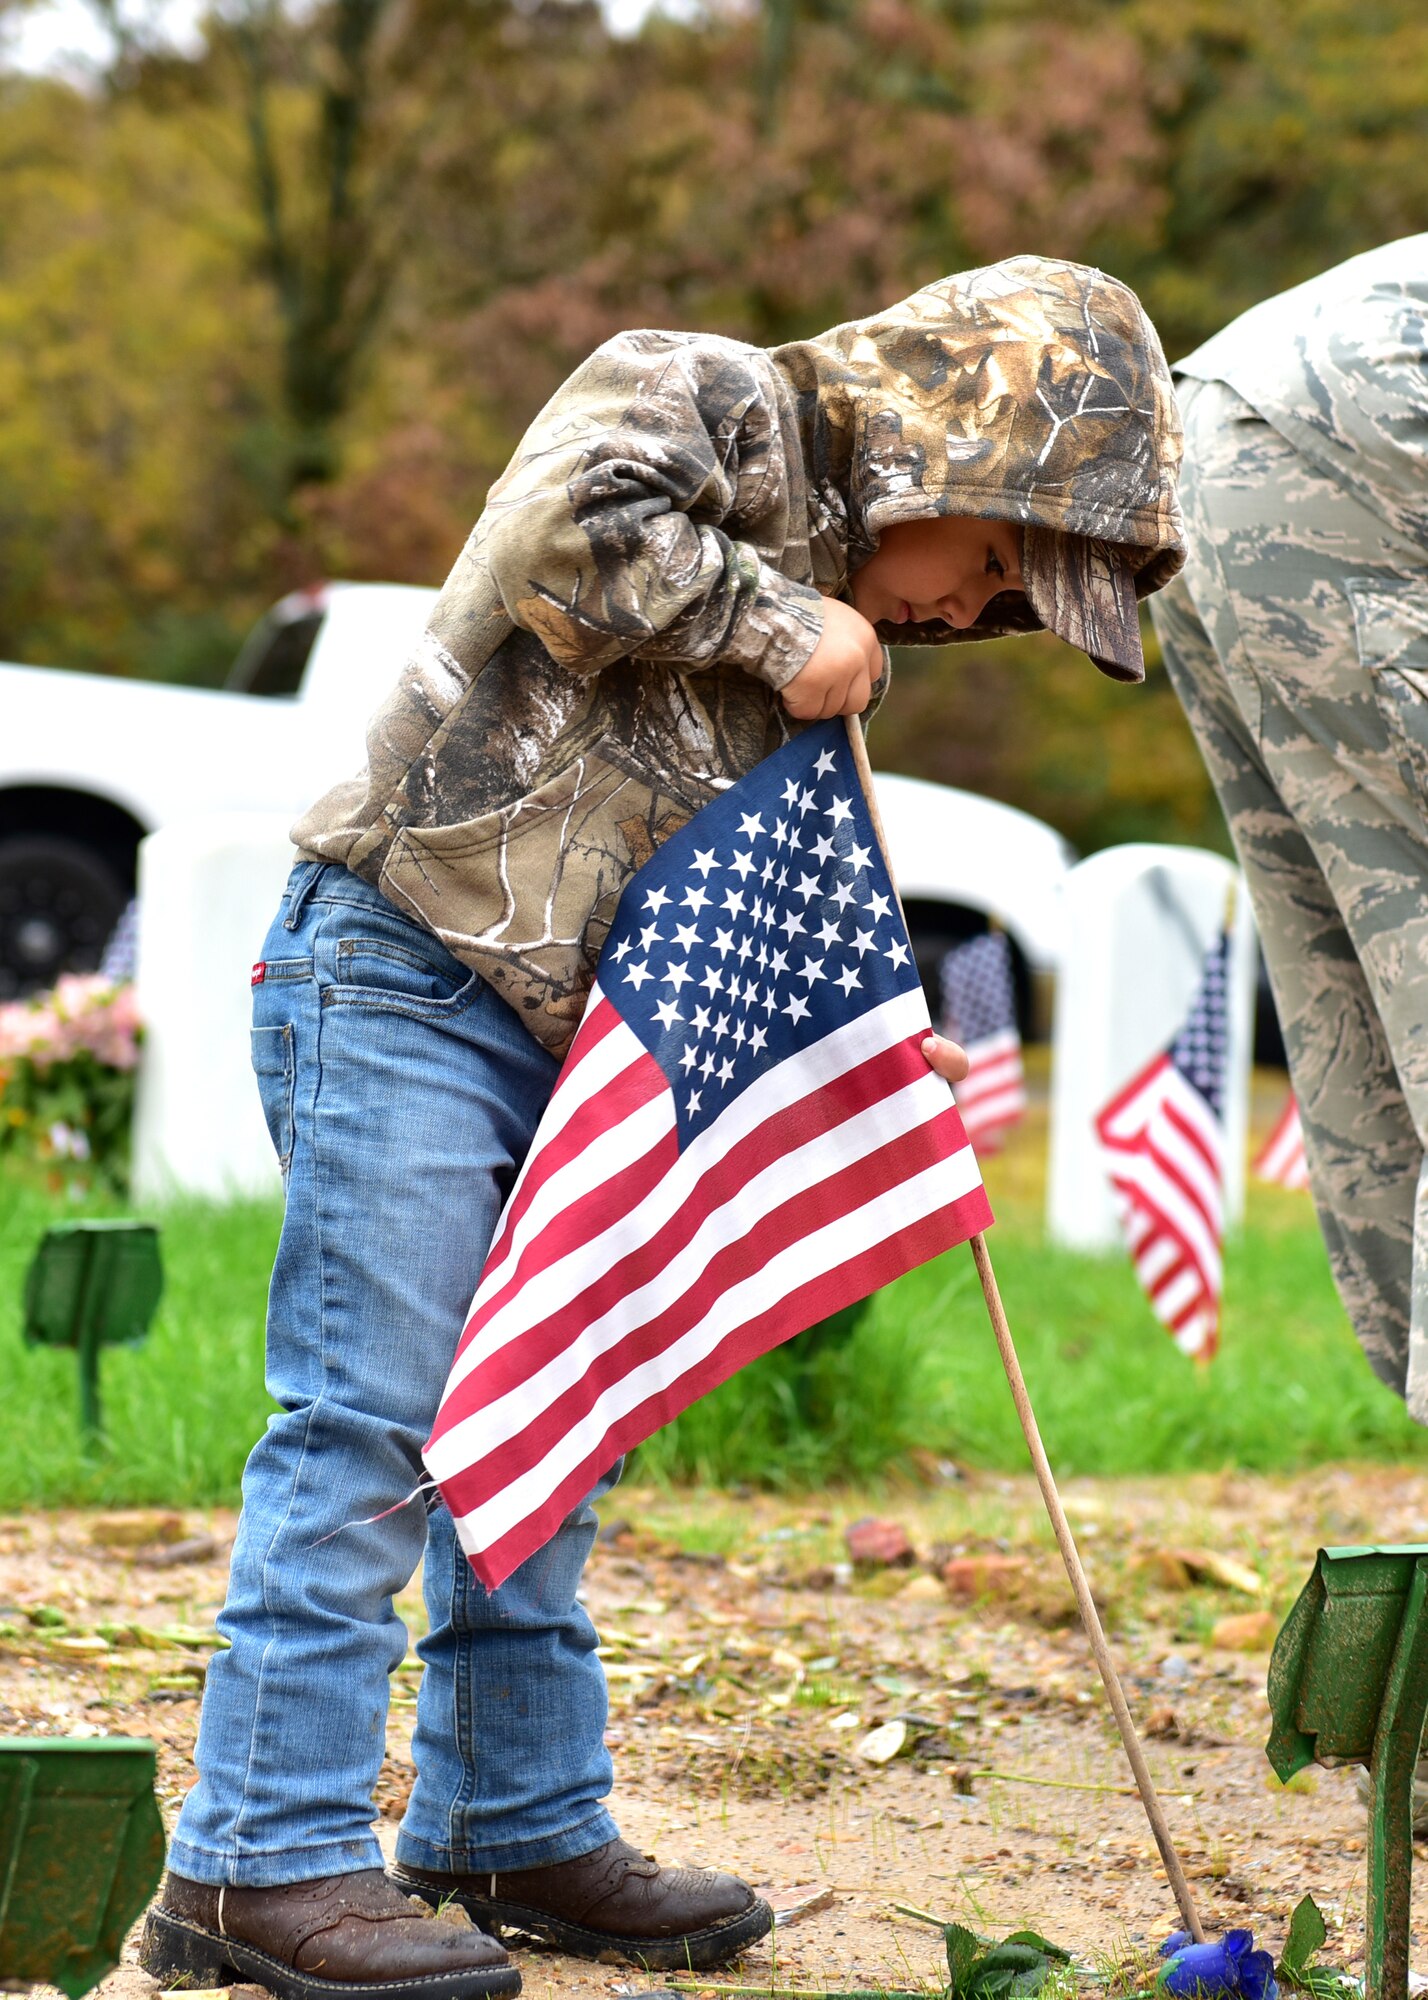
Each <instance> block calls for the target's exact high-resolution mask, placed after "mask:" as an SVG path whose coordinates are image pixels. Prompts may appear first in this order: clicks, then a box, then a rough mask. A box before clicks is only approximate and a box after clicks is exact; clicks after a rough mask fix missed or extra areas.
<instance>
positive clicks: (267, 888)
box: [134, 813, 293, 1200]
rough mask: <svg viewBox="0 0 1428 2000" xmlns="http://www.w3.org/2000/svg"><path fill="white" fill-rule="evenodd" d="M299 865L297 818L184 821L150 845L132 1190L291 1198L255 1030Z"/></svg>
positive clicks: (144, 868) (144, 881) (142, 873)
mask: <svg viewBox="0 0 1428 2000" xmlns="http://www.w3.org/2000/svg"><path fill="white" fill-rule="evenodd" d="M292 859H293V849H292V842H291V841H290V840H289V839H288V819H287V816H286V814H275V813H212V814H206V815H204V816H202V817H197V818H193V819H186V820H175V821H172V822H171V823H170V824H169V825H168V826H165V827H163V828H161V829H160V831H159V832H158V833H151V834H150V835H149V837H148V839H147V840H145V841H143V842H142V843H141V845H140V848H139V939H138V973H137V982H138V1001H139V1012H140V1015H141V1017H142V1019H143V1022H144V1045H143V1054H142V1057H141V1059H140V1065H139V1084H138V1101H137V1104H136V1107H135V1119H134V1186H135V1190H136V1192H137V1193H138V1194H140V1195H141V1196H143V1197H145V1198H149V1199H152V1198H154V1197H163V1196H166V1195H172V1194H199V1195H209V1196H215V1197H217V1198H218V1199H220V1200H221V1199H224V1198H226V1197H228V1196H231V1195H235V1194H267V1195H272V1194H277V1193H279V1191H280V1189H281V1185H282V1183H281V1180H280V1178H279V1175H278V1165H277V1160H276V1158H275V1156H274V1153H273V1147H272V1141H271V1140H270V1139H269V1137H268V1129H267V1126H266V1125H265V1123H264V1121H263V1113H262V1109H261V1107H260V1105H259V1101H258V1086H257V1083H256V1081H255V1080H254V1076H253V1068H252V1062H251V1059H250V1055H249V1046H250V1045H249V1030H250V1026H251V1006H252V984H251V973H252V967H253V963H254V961H255V960H256V959H257V958H258V957H259V956H260V955H261V953H262V949H263V939H264V938H265V936H266V935H267V931H268V927H269V925H270V924H271V923H272V921H273V917H274V915H275V914H276V912H277V908H278V899H279V897H280V896H281V895H282V892H283V884H284V883H285V882H286V881H287V877H288V871H289V869H290V868H291V866H292Z"/></svg>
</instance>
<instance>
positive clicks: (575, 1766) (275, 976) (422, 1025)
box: [169, 863, 617, 1888]
mask: <svg viewBox="0 0 1428 2000" xmlns="http://www.w3.org/2000/svg"><path fill="white" fill-rule="evenodd" d="M262 968H263V970H262V977H261V978H260V979H259V980H258V983H257V984H256V985H255V986H254V989H253V1003H254V1004H253V1020H254V1027H253V1060H254V1067H255V1068H256V1070H257V1072H258V1082H259V1087H260V1090H261V1094H262V1099H263V1108H264V1111H265V1113H266V1115H267V1120H268V1128H269V1131H270V1132H271V1134H272V1137H273V1144H274V1146H275V1147H276V1149H277V1153H278V1158H279V1160H280V1162H281V1164H282V1167H283V1177H284V1181H285V1184H286V1191H287V1199H286V1206H285V1210H284V1215H283V1229H282V1236H281V1238H280V1240H279V1243H278V1255H277V1262H276V1264H275V1266H274V1269H273V1282H272V1288H271V1291H270V1293H269V1300H268V1387H269V1389H270V1391H271V1393H272V1396H273V1398H274V1400H275V1402H276V1403H277V1404H278V1406H279V1408H278V1413H277V1415H276V1416H274V1417H272V1418H271V1419H270V1420H269V1423H268V1428H267V1430H266V1431H265V1433H264V1435H263V1436H262V1438H261V1439H260V1440H259V1442H258V1443H257V1444H256V1445H255V1446H254V1449H253V1454H252V1457H251V1458H250V1459H249V1460H248V1466H247V1470H246V1471H245V1472H244V1474H243V1514H242V1518H241V1520H240V1522H239V1525H238V1536H237V1540H236V1542H235V1544H234V1549H233V1563H232V1570H231V1573H230V1576H229V1583H228V1600H227V1603H226V1604H225V1606H224V1608H223V1613H222V1616H221V1617H220V1619H219V1623H218V1629H219V1631H220V1632H221V1633H222V1635H223V1636H224V1638H226V1639H227V1640H228V1642H229V1646H228V1650H227V1651H226V1652H222V1653H219V1654H218V1656H217V1657H216V1658H215V1660H214V1662H213V1665H212V1667H211V1668H210V1670H209V1677H208V1685H207V1688H206V1690H205V1693H204V1700H203V1717H202V1723H201V1726H200V1729H199V1738H198V1749H197V1752H196V1762H197V1765H198V1774H199V1775H198V1782H197V1784H196V1785H195V1786H194V1788H193V1790H192V1791H191V1792H190V1793H189V1795H188V1797H187V1799H186V1800H185V1802H184V1807H183V1812H182V1814H181V1815H180V1818H179V1824H178V1828H177V1830H176V1832H175V1834H174V1838H173V1841H172V1844H171V1845H170V1848H169V1862H170V1866H171V1867H172V1868H174V1869H175V1870H176V1871H177V1872H178V1873H179V1874H180V1875H185V1876H188V1877H190V1878H191V1879H193V1880H195V1881H199V1882H208V1883H215V1884H216V1883H227V1884H229V1885H231V1886H233V1887H252V1888H262V1887H269V1886H275V1885H277V1884H280V1883H285V1882H300V1881H303V1880H306V1879H308V1878H310V1877H312V1876H318V1875H336V1874H344V1873H348V1872H350V1871H352V1870H354V1869H361V1868H375V1867H378V1866H380V1864H381V1851H380V1849H379V1848H378V1845H377V1842H376V1839H375V1838H374V1836H373V1833H372V1830H371V1821H372V1811H373V1809H372V1790H373V1786H374V1784H375V1783H376V1779H377V1775H378V1772H379V1771H380V1769H381V1763H382V1753H383V1750H384V1748H385V1744H386V1720H387V1692H388V1683H389V1677H390V1675H391V1674H392V1673H393V1672H394V1671H395V1669H396V1668H397V1666H398V1665H399V1664H400V1662H401V1660H402V1657H403V1655H404V1654H405V1652H406V1649H407V1633H406V1627H405V1625H404V1624H403V1623H402V1620H401V1619H400V1618H399V1617H398V1616H397V1614H396V1612H395V1610H394V1609H393V1604H392V1599H393V1597H394V1596H395V1594H396V1593H397V1592H398V1591H400V1590H402V1589H403V1588H404V1587H405V1585H406V1584H407V1582H408V1580H409V1579H410V1577H411V1575H412V1573H413V1571H414V1570H415V1569H416V1567H417V1564H418V1562H421V1563H422V1565H423V1567H422V1583H423V1594H424V1596H425V1599H426V1611H427V1620H428V1631H427V1633H426V1636H425V1637H424V1638H423V1639H422V1641H421V1643H420V1645H419V1646H418V1649H417V1650H418V1652H419V1653H420V1655H421V1659H422V1662H423V1668H424V1671H423V1673H422V1678H421V1687H420V1695H419V1697H418V1702H417V1713H416V1729H415V1734H414V1736H413V1742H412V1756H413V1761H414V1763H415V1766H416V1783H415V1786H414V1788H413V1790H412V1795H411V1799H410V1802H409V1804H408V1806H407V1811H406V1816H405V1818H404V1820H403V1822H402V1827H401V1832H400V1834H399V1836H398V1841H397V1854H398V1858H399V1859H400V1860H402V1861H405V1862H409V1863H411V1864H412V1865H414V1866H416V1867H419V1868H429V1869H438V1870H445V1871H448V1872H456V1873H480V1872H485V1871H486V1870H496V1871H500V1870H505V1869H509V1868H531V1867H538V1866H543V1865H546V1864H548V1863H553V1862H559V1861H565V1860H569V1859H570V1858H571V1857H572V1856H573V1855H577V1854H583V1853H585V1852H586V1851H587V1850H588V1849H590V1848H592V1847H598V1846H600V1845H601V1844H602V1843H603V1842H604V1841H607V1840H610V1839H612V1838H613V1837H614V1835H615V1833H616V1830H617V1829H616V1827H615V1822H614V1821H613V1820H612V1819H611V1817H610V1814H609V1812H608V1811H607V1809H606V1807H605V1803H604V1800H605V1795H606V1793H607V1792H608V1791H609V1789H610V1782H611V1769H610V1757H609V1753H608V1751H607V1750H606V1748H605V1740H604V1738H605V1715H606V1693H605V1675H604V1670H603V1668H602V1667H601V1665H600V1661H599V1659H598V1657H597V1655H596V1650H595V1648H596V1636H595V1628H594V1626H593V1625H592V1624H591V1622H590V1619H589V1616H588V1615H587V1613H586V1611H585V1608H584V1606H583V1605H582V1604H581V1603H580V1601H579V1597H578V1594H577V1593H578V1590H579V1586H580V1576H581V1570H582V1568H583V1566H584V1563H585V1558H586V1556H587V1555H588V1554H589V1552H590V1546H591V1543H592V1542H593V1541H594V1538H595V1530H596V1525H597V1524H596V1517H595V1513H594V1510H593V1507H592V1506H591V1505H590V1503H589V1501H587V1502H586V1503H584V1504H582V1505H581V1506H579V1507H577V1508H576V1509H575V1511H574V1512H573V1513H572V1514H570V1515H569V1516H568V1518H567V1519H566V1520H565V1521H564V1522H563V1523H562V1524H561V1526H560V1527H559V1528H558V1529H557V1531H556V1533H555V1534H554V1536H553V1537H552V1538H551V1540H550V1541H549V1542H547V1543H546V1545H545V1547H544V1548H542V1549H539V1550H537V1552H536V1554H535V1555H533V1556H531V1557H530V1558H529V1559H528V1560H527V1561H526V1562H524V1563H523V1564H522V1565H521V1567H520V1568H519V1569H518V1570H517V1571H516V1572H515V1574H514V1575H513V1576H511V1577H510V1578H508V1580H507V1581H506V1582H505V1583H503V1584H502V1585H501V1588H500V1589H499V1590H494V1591H488V1590H486V1589H485V1588H484V1587H483V1586H482V1585H481V1584H480V1583H479V1582H478V1581H477V1579H476V1577H475V1576H474V1574H473V1573H472V1570H471V1566H470V1564H469V1563H468V1562H467V1560H466V1558H465V1556H464V1555H463V1554H462V1552H461V1548H460V1545H459V1544H458V1542H457V1539H456V1533H455V1529H454V1526H453V1524H452V1519H451V1516H450V1514H449V1513H447V1511H446V1509H445V1508H444V1507H437V1508H435V1509H434V1510H433V1511H432V1512H431V1513H430V1514H428V1512H427V1511H426V1509H425V1508H424V1507H423V1506H422V1505H421V1504H420V1503H419V1502H417V1503H415V1504H410V1505H407V1506H401V1505H399V1504H397V1503H399V1502H400V1501H401V1500H402V1499H403V1496H404V1495H406V1494H408V1493H409V1492H410V1491H411V1490H412V1489H413V1487H415V1486H416V1484H417V1482H418V1480H419V1479H420V1478H421V1476H422V1463H421V1448H422V1444H423V1442H424V1440H425V1438H426V1436H427V1433H428V1432H429V1430H430V1428H431V1422H432V1418H433V1416H434V1415H435V1413H436V1407H437V1402H438V1400H439V1398H440V1395H441V1391H442V1387H443V1384H444V1383H445V1380H446V1374H447V1369H448V1368H449V1366H450V1363H451V1357H452V1354H453V1353H454V1351H455V1347H456V1339H457V1335H458V1334H459V1332H460V1330H461V1325H462V1321H463V1319H464V1317H465V1314H466V1310H467V1308H468V1306H469V1304H470V1301H471V1295H472V1293H473V1292H474V1290H475V1288H476V1281H477V1278H478V1276H479V1275H480V1271H481V1266H482V1264H483V1262H484V1261H485V1256H486V1250H487V1247H488V1245H489V1243H490V1241H491V1236H492V1233H493V1231H494V1230H495V1227H496V1221H497V1217H498V1215H499V1213H500V1208H501V1203H502V1200H503V1199H504V1196H505V1194H506V1193H507V1191H508V1190H509V1188H510V1186H511V1183H512V1180H513V1179H514V1176H515V1173H516V1170H517V1168H518V1167H519V1165H520V1163H521V1160H522V1159H523V1157H524V1155H525V1153H526V1150H527V1148H528V1147H529V1145H530V1143H531V1138H532V1136H533V1134H534V1132H535V1129H536V1124H537V1121H538V1120H539V1118H540V1114H541V1111H542V1109H543V1107H544V1105H545V1102H546V1099H547V1098H548V1096H549V1095H550V1090H551V1086H552V1084H553V1083H554V1081H555V1074H556V1067H557V1066H556V1063H555V1061H554V1059H553V1057H552V1056H550V1054H549V1053H548V1052H547V1051H546V1050H545V1049H543V1048H542V1047H541V1046H540V1044H539V1043H538V1042H537V1041H536V1040H535V1039H534V1038H533V1037H532V1036H531V1035H530V1034H528V1033H527V1031H526V1029H525V1028H524V1027H523V1026H522V1024H521V1022H520V1021H519V1020H518V1019H517V1017H516V1014H515V1012H514V1011H513V1010H512V1008H510V1007H509V1006H508V1005H507V1004H506V1002H505V1001H504V1000H502V999H501V998H500V997H499V995H498V994H496V993H495V992H494V991H493V989H492V988H491V987H489V986H488V985H487V984H486V983H485V981H484V980H482V979H481V978H479V977H478V976H477V975H476V974H475V973H471V972H468V971H467V970H466V968H465V967H464V966H463V965H460V964H458V963H457V961H456V960H455V959H454V958H453V957H452V956H451V955H450V953H448V952H447V951H445V950H444V949H443V948H442V946H441V945H440V944H439V943H438V942H437V940H436V939H435V938H434V937H432V936H431V935H430V933H429V932H427V931H424V930H422V929H421V928H420V927H419V926H418V925H416V924H414V923H412V922H410V921H409V920H408V919H407V918H406V917H404V916H402V915H401V914H400V913H399V912H398V911H397V910H395V909H394V908H393V907H392V905H391V904H390V903H388V902H387V901H386V900H385V898H384V897H382V896H380V895H379V894H378V892H377V891H376V890H375V889H373V888H370V887H369V886H368V885H367V884H366V883H365V882H363V881H360V880H359V879H358V878H357V877H356V876H355V875H350V874H348V872H347V871H346V869H343V868H324V867H321V866H319V865H317V864H315V863H305V864H303V865H301V866H299V867H298V868H296V869H295V870H294V871H293V875H292V878H291V881H290V883H289V887H288V893H287V895H286V896H285V897H284V898H283V904H282V908H281V909H280V911H279V913H278V916H277V918H276V920H275V922H274V924H273V927H272V929H271V931H270V932H269V934H268V939H267V943H266V944H265V946H264V948H263V959H262ZM614 1476H615V1474H614V1473H612V1474H611V1475H609V1476H608V1477H607V1478H606V1479H604V1480H602V1481H601V1482H600V1483H599V1484H598V1485H597V1487H596V1488H595V1492H594V1494H592V1495H591V1496H590V1498H591V1500H593V1499H596V1498H598V1497H599V1495H600V1494H601V1493H602V1492H603V1491H604V1490H605V1488H606V1487H607V1486H608V1485H609V1484H610V1483H611V1480H612V1479H613V1477H614ZM388 1510H391V1511H388ZM371 1517H379V1518H371ZM357 1523H366V1525H362V1526H358V1525H355V1524H357Z"/></svg>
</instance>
